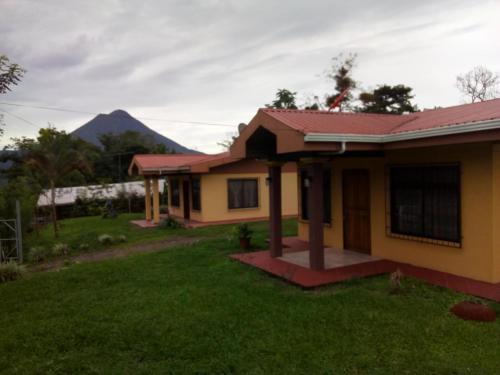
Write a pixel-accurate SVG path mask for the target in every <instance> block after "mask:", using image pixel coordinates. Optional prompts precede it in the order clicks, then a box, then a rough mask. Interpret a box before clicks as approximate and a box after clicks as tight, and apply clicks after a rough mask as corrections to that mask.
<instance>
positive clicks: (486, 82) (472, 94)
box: [456, 66, 500, 103]
mask: <svg viewBox="0 0 500 375" xmlns="http://www.w3.org/2000/svg"><path fill="white" fill-rule="evenodd" d="M456 84H457V88H458V89H459V90H460V92H461V93H462V94H463V95H464V96H465V97H466V98H467V99H469V100H470V102H471V103H475V102H477V101H479V102H483V101H485V100H488V99H494V98H497V97H498V96H499V95H500V91H499V89H498V86H499V84H500V77H499V76H498V74H495V73H493V72H492V71H491V70H488V69H486V68H485V67H483V66H476V67H475V68H474V69H472V70H470V71H469V72H467V73H465V74H462V75H459V76H457V82H456Z"/></svg>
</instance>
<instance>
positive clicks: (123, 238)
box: [116, 234, 127, 243]
mask: <svg viewBox="0 0 500 375" xmlns="http://www.w3.org/2000/svg"><path fill="white" fill-rule="evenodd" d="M116 241H117V242H122V243H123V242H127V236H125V235H124V234H120V235H119V236H116Z"/></svg>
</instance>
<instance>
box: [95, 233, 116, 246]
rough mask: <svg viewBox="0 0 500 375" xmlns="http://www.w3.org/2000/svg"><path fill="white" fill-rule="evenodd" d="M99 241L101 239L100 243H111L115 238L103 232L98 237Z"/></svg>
mask: <svg viewBox="0 0 500 375" xmlns="http://www.w3.org/2000/svg"><path fill="white" fill-rule="evenodd" d="M97 241H99V243H100V244H102V245H111V244H112V243H113V241H114V238H113V236H110V235H109V234H101V235H100V236H99V237H97Z"/></svg>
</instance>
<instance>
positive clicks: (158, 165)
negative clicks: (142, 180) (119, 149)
mask: <svg viewBox="0 0 500 375" xmlns="http://www.w3.org/2000/svg"><path fill="white" fill-rule="evenodd" d="M233 161H234V160H233V159H230V158H229V152H223V153H220V154H215V155H206V154H146V155H144V154H139V155H135V156H134V158H133V159H132V163H131V166H130V171H131V170H132V167H133V166H136V167H137V168H138V169H139V174H143V173H144V172H148V171H150V172H159V171H164V172H167V171H169V170H170V171H181V170H190V169H191V168H192V167H193V166H199V165H201V164H205V163H207V165H209V166H212V165H213V164H216V165H220V163H223V164H224V163H225V162H228V163H229V162H233ZM218 162H220V163H218Z"/></svg>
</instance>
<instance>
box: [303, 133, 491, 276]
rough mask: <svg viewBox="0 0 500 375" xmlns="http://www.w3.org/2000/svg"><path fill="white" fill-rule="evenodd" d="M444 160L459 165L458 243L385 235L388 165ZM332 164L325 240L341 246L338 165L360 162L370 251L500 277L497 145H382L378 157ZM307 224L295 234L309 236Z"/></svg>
mask: <svg viewBox="0 0 500 375" xmlns="http://www.w3.org/2000/svg"><path fill="white" fill-rule="evenodd" d="M493 156H495V158H494V157H493ZM493 160H495V164H497V165H496V166H495V169H496V170H497V172H496V173H495V174H493V173H492V170H493ZM449 162H459V163H460V165H461V173H462V175H461V201H462V202H461V205H462V206H461V209H462V227H461V229H462V247H461V248H456V247H449V246H443V245H438V244H431V243H424V242H419V241H416V240H410V239H401V238H395V237H391V236H390V235H388V234H387V230H386V225H389V224H390V223H389V222H388V221H387V220H386V212H387V210H386V167H387V165H389V164H417V163H449ZM331 165H332V174H333V176H332V179H333V180H332V213H333V214H332V225H331V226H330V227H325V235H324V237H325V244H326V245H328V246H331V247H335V248H342V247H343V227H342V226H343V220H342V216H343V213H342V170H344V169H353V168H364V169H368V170H369V171H370V198H371V203H370V204H371V247H372V255H374V256H377V257H381V258H385V259H391V260H395V261H399V262H403V263H410V264H413V265H416V266H421V267H426V268H430V269H434V270H438V271H443V272H448V273H452V274H456V275H461V276H465V277H470V278H473V279H476V280H482V281H487V282H498V281H499V277H500V274H499V270H500V254H499V250H500V233H499V232H500V230H499V229H500V227H499V224H500V201H499V200H500V197H496V198H495V199H494V195H493V189H495V191H496V192H498V193H499V194H500V190H499V187H500V171H498V169H499V167H500V149H496V151H495V152H494V153H493V146H492V145H491V144H487V143H482V144H470V145H459V146H446V147H436V148H421V149H417V150H415V149H413V150H393V151H387V152H386V155H385V157H380V158H347V157H345V158H337V159H335V160H334V161H333V162H332V163H331ZM493 177H495V184H494V181H493ZM493 204H495V206H493ZM494 212H495V214H494ZM494 226H495V231H494V230H493V229H494ZM307 229H308V225H307V223H300V224H299V236H300V237H301V238H302V239H305V240H308V231H307ZM493 232H495V235H494V234H493ZM493 241H495V246H493ZM493 249H495V256H493ZM493 264H494V265H493ZM494 273H495V275H494Z"/></svg>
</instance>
